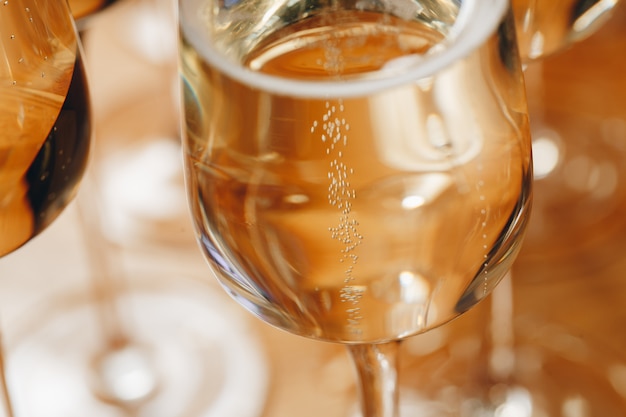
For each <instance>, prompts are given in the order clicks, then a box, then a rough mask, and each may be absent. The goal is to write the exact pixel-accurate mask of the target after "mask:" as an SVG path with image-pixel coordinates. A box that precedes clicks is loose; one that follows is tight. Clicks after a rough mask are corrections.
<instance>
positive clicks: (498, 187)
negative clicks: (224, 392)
mask: <svg viewBox="0 0 626 417" xmlns="http://www.w3.org/2000/svg"><path fill="white" fill-rule="evenodd" d="M375 16H376V15H375V14H372V13H366V12H346V13H345V14H342V19H340V20H341V23H340V24H336V25H328V24H327V20H325V19H324V18H320V19H315V18H313V19H309V20H308V21H306V24H296V25H294V26H292V27H290V28H288V29H286V30H285V33H280V32H279V33H277V34H276V36H272V38H271V39H269V40H268V41H267V42H263V43H262V44H260V45H259V47H258V48H257V49H256V50H254V51H252V53H251V54H249V56H248V57H247V60H246V62H247V65H248V66H249V67H250V68H252V69H254V70H256V71H259V72H263V73H266V74H272V75H278V76H281V77H285V78H291V79H307V80H337V79H354V78H365V77H368V76H370V75H372V74H375V72H376V71H378V70H379V69H381V68H383V67H385V66H386V65H389V64H390V63H394V62H396V61H395V59H396V58H399V57H403V56H408V55H411V56H416V55H417V56H419V55H423V54H426V53H427V52H428V51H429V50H430V49H431V48H432V47H433V46H434V45H436V44H437V42H439V40H440V39H441V34H440V33H438V32H435V31H434V30H432V29H431V28H428V27H426V26H424V25H421V24H418V23H408V22H406V21H394V20H393V19H391V20H387V21H385V23H381V22H380V21H379V20H378V19H377V18H375ZM494 45H495V43H494ZM487 55H488V54H487ZM483 59H484V62H483V64H484V65H486V66H488V67H490V66H491V65H492V64H493V66H494V68H495V67H497V66H498V65H500V64H499V63H498V64H496V63H494V62H492V61H490V58H489V57H488V56H484V57H482V58H477V59H475V60H474V64H473V65H483V64H481V63H479V61H482V60H483ZM183 71H184V75H185V81H186V83H185V85H186V89H185V118H186V144H185V146H186V167H187V168H186V169H187V170H188V172H187V176H188V186H189V194H190V202H191V205H192V210H193V215H194V218H195V222H196V225H197V228H198V232H199V240H200V242H201V244H202V247H203V249H204V250H205V253H206V255H207V258H208V259H209V260H210V261H211V263H212V264H213V266H214V267H215V270H216V271H217V272H218V276H219V279H220V280H221V282H222V283H223V284H224V286H225V287H227V289H228V291H229V292H230V293H231V294H234V295H235V297H236V298H237V299H238V300H239V301H240V302H241V303H242V304H243V305H244V306H246V307H247V308H249V309H250V310H252V311H253V312H255V313H256V314H258V315H259V316H261V317H262V318H263V319H264V320H265V321H267V322H269V323H272V324H274V325H277V326H279V327H281V328H283V329H287V330H289V331H291V332H294V333H297V334H301V335H305V336H309V337H313V338H316V339H325V340H333V341H348V342H350V341H382V340H387V339H396V338H398V337H402V336H406V335H409V334H415V333H419V332H422V331H425V330H427V329H429V328H432V327H433V326H436V325H438V324H441V323H442V322H444V321H447V320H449V319H451V318H452V317H454V316H456V315H458V314H460V313H462V312H463V311H465V310H466V309H467V308H469V307H471V306H472V305H473V304H474V303H476V302H477V301H478V300H480V299H481V298H482V297H483V296H484V294H486V293H487V292H489V290H490V289H491V287H492V286H493V285H495V283H496V282H497V280H498V279H499V278H500V277H501V275H502V273H503V271H504V270H505V269H506V267H507V266H508V265H509V264H510V262H511V261H512V259H513V257H514V256H513V254H514V253H515V252H516V246H517V243H518V242H519V237H520V236H519V235H520V230H521V223H522V222H520V220H519V217H518V216H519V214H520V212H522V211H523V210H525V209H526V207H525V206H526V204H527V203H528V200H527V199H528V187H529V185H530V183H529V163H530V161H529V156H528V149H529V138H528V137H527V136H526V135H524V133H523V132H525V131H526V130H525V128H524V127H525V126H524V124H525V118H524V117H521V116H519V115H514V116H513V120H515V123H511V119H510V118H509V117H510V116H511V113H509V112H508V110H507V111H505V110H503V109H502V108H501V107H500V104H499V102H498V100H494V95H493V94H492V92H491V91H490V87H489V86H487V85H485V86H481V87H484V88H485V91H486V94H484V95H482V96H481V100H484V101H482V102H481V103H480V105H477V106H474V107H473V110H472V109H466V106H467V105H468V103H467V102H465V98H466V96H465V94H470V93H469V91H468V90H466V88H467V86H466V85H463V83H462V82H461V83H459V90H458V91H457V92H456V94H455V95H454V97H455V100H458V103H457V104H458V106H455V105H454V104H452V107H453V108H454V110H453V112H454V111H460V112H461V113H459V114H458V119H457V121H456V125H457V127H458V128H459V129H458V130H456V129H455V128H451V127H450V126H447V125H445V124H444V119H445V118H446V117H449V116H450V114H448V115H444V114H442V113H441V111H440V110H441V109H439V108H438V107H437V105H436V104H435V102H434V101H433V100H434V97H433V94H432V90H430V89H428V88H427V87H426V86H421V85H418V84H410V85H405V86H403V87H401V88H398V89H396V90H393V91H387V92H384V93H377V94H371V95H366V96H362V97H357V98H349V99H329V100H324V99H310V98H297V97H288V96H282V95H273V94H269V93H266V92H261V91H259V90H257V89H254V88H251V87H249V86H248V85H246V84H243V83H240V82H238V81H236V80H234V79H233V78H230V77H229V75H228V74H227V73H223V72H220V71H219V70H218V69H217V68H216V67H213V66H212V65H211V63H210V62H208V61H206V60H204V59H203V58H202V57H201V56H199V55H198V54H197V53H196V51H194V50H193V48H191V47H190V46H189V44H186V43H184V44H183ZM464 71H465V70H463V71H460V72H459V77H461V78H460V79H459V80H461V79H462V78H463V75H462V74H467V73H466V72H464ZM491 75H492V76H499V77H506V76H505V75H504V73H502V74H500V73H499V72H498V71H494V73H492V74H491ZM454 76H455V75H452V77H454ZM482 81H486V80H482ZM498 81H502V80H498ZM434 82H436V81H434ZM488 82H489V83H491V80H489V81H488ZM481 87H479V88H481ZM464 114H465V115H464ZM465 116H467V117H465ZM429 126H430V127H429ZM429 129H434V130H435V131H436V130H437V129H443V130H445V129H451V130H453V131H448V132H446V133H447V134H448V136H446V133H443V134H442V136H439V135H438V134H437V133H436V132H433V131H432V130H429ZM473 129H478V130H479V131H480V132H478V131H476V132H475V133H476V136H473V134H469V135H468V134H465V133H467V132H469V131H472V130H473ZM520 129H521V130H520ZM439 132H440V133H441V130H439ZM461 132H465V133H461ZM520 132H522V133H520ZM448 140H449V141H448Z"/></svg>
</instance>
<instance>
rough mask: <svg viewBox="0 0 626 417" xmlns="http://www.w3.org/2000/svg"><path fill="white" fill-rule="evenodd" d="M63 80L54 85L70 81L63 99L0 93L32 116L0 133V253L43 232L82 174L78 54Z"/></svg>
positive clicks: (83, 88) (82, 85)
mask: <svg viewBox="0 0 626 417" xmlns="http://www.w3.org/2000/svg"><path fill="white" fill-rule="evenodd" d="M66 76H67V77H68V78H69V80H59V81H58V82H59V83H61V84H62V83H64V82H67V83H69V88H68V90H67V96H66V97H65V98H64V100H63V98H62V97H54V96H51V95H46V94H43V93H41V96H39V97H37V96H36V95H35V92H34V91H29V92H24V91H18V90H17V89H14V90H12V89H11V88H9V89H7V90H4V91H3V94H6V95H3V97H2V101H3V102H2V107H3V108H5V109H6V108H9V106H13V107H15V106H23V107H24V108H27V109H29V114H30V116H29V118H27V119H26V122H25V123H24V124H19V123H18V124H13V123H11V124H7V125H6V130H4V131H2V132H0V142H1V143H2V146H1V147H0V191H2V196H1V199H0V231H1V232H0V255H4V254H6V253H8V252H11V251H13V250H15V249H17V248H18V247H20V246H21V245H23V244H24V243H26V242H27V241H28V240H30V239H31V238H32V237H33V236H35V235H37V234H38V233H39V232H41V231H42V230H43V229H45V228H46V226H48V225H49V224H50V223H51V222H52V221H53V220H54V219H55V218H56V217H57V216H58V215H59V214H60V212H61V211H62V210H63V208H64V207H65V206H66V205H67V204H68V203H69V201H70V200H71V199H72V198H73V197H74V195H75V192H76V188H77V185H78V182H79V181H80V179H81V177H82V175H83V172H84V170H85V166H86V164H87V159H88V155H89V148H90V138H91V127H90V114H89V112H90V104H89V97H88V90H87V84H86V79H85V72H84V68H83V62H82V59H81V57H80V54H78V55H77V58H76V61H75V63H74V69H73V70H70V71H68V72H67V73H66ZM5 91H6V93H5ZM13 91H16V92H17V93H16V94H15V96H12V95H11V94H13V93H12V92H13ZM55 115H56V116H55ZM49 121H53V123H50V122H49ZM18 144H19V145H18Z"/></svg>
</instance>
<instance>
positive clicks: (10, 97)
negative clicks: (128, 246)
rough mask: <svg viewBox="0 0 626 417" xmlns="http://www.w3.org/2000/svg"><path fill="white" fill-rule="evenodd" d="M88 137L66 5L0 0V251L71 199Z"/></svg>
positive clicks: (81, 73) (39, 227) (83, 87)
mask: <svg viewBox="0 0 626 417" xmlns="http://www.w3.org/2000/svg"><path fill="white" fill-rule="evenodd" d="M90 139H91V118H90V102H89V94H88V88H87V83H86V79H85V70H84V67H83V60H82V53H81V46H80V41H79V38H78V35H77V32H76V29H75V26H74V21H73V19H72V15H71V13H70V10H69V8H68V6H67V4H66V3H65V2H40V1H37V0H24V1H16V2H5V3H4V4H3V5H2V7H1V8H0V231H1V233H0V257H3V256H5V255H7V254H9V253H11V252H13V251H15V250H16V249H18V248H19V247H21V246H22V245H24V244H25V243H26V242H28V241H29V240H31V239H32V238H33V237H35V236H36V235H38V234H39V233H40V232H42V231H43V230H44V229H45V228H46V227H47V226H48V225H49V224H50V223H52V222H53V221H54V220H55V219H56V218H57V217H58V215H59V214H60V213H61V211H62V210H63V209H64V208H65V207H66V206H67V205H68V204H69V202H70V201H71V200H72V199H73V197H74V196H75V194H76V191H77V186H78V184H79V182H80V180H81V178H82V176H83V173H84V171H85V168H86V164H87V160H88V155H89V150H90V143H91V140H90ZM0 355H2V356H3V352H0ZM4 362H5V361H4V358H3V357H2V358H0V364H1V368H0V372H2V376H1V383H2V396H3V400H4V403H5V411H6V413H7V415H8V416H12V415H13V409H12V405H11V399H10V397H9V392H8V389H7V385H6V379H5V363H4Z"/></svg>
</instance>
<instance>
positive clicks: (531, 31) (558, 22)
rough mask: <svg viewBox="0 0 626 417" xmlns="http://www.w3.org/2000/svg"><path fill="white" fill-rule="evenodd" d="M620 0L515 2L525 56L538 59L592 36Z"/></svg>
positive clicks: (539, 0) (530, 0) (521, 44)
mask: <svg viewBox="0 0 626 417" xmlns="http://www.w3.org/2000/svg"><path fill="white" fill-rule="evenodd" d="M618 2H619V0H550V1H543V0H513V6H514V9H515V15H516V20H517V29H518V31H517V32H518V37H519V43H520V49H521V53H522V56H524V57H527V58H530V59H536V58H539V57H542V56H545V55H549V54H551V53H553V52H555V51H557V50H559V49H562V48H564V47H566V46H567V45H569V44H571V43H572V42H574V41H578V40H580V39H582V38H585V37H587V36H589V35H590V34H591V33H592V32H594V31H595V30H597V29H598V28H599V27H600V26H601V25H602V24H603V23H604V22H605V21H606V19H607V18H608V17H609V16H610V15H611V14H612V12H613V9H614V8H615V6H616V5H617V3H618Z"/></svg>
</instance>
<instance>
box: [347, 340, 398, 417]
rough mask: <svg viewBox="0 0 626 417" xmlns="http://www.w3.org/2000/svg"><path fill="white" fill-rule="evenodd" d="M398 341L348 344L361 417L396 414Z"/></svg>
mask: <svg viewBox="0 0 626 417" xmlns="http://www.w3.org/2000/svg"><path fill="white" fill-rule="evenodd" d="M399 345H400V342H399V341H393V342H387V343H382V344H357V345H348V351H349V352H350V355H351V357H352V360H353V361H354V364H355V367H356V371H357V389H358V393H359V401H360V403H361V413H362V417H398V416H399V389H398V350H399Z"/></svg>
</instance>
